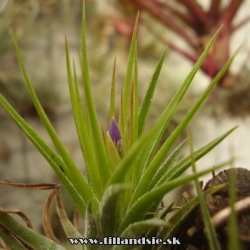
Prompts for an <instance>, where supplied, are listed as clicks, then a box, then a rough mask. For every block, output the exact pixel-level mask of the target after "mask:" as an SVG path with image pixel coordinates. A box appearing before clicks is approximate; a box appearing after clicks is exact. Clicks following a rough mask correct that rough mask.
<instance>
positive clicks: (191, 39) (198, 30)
mask: <svg viewBox="0 0 250 250" xmlns="http://www.w3.org/2000/svg"><path fill="white" fill-rule="evenodd" d="M221 2H222V1H221V0H211V1H210V4H209V7H208V9H207V10H204V9H203V8H202V7H201V6H200V5H199V4H198V2H197V1H196V0H178V1H160V0H150V1H149V0H146V1H145V0H120V1H119V4H120V5H121V6H122V11H124V12H126V19H125V20H124V21H120V20H115V26H116V28H117V29H118V30H119V31H120V32H121V33H122V34H124V35H127V36H128V34H130V33H131V32H128V30H129V27H130V26H131V30H132V25H130V23H131V22H132V23H133V21H134V18H135V16H136V13H137V11H138V10H140V12H147V13H149V14H150V15H151V16H152V17H154V18H155V19H156V20H158V21H159V22H161V23H162V24H164V25H166V26H167V27H168V28H170V29H171V30H172V31H174V32H175V33H177V34H178V35H179V36H181V37H182V38H183V39H184V40H185V41H186V43H187V44H188V45H189V46H190V48H191V49H192V51H187V50H185V49H183V48H181V47H179V46H178V45H176V44H175V43H173V42H171V41H170V40H166V39H165V38H164V37H163V36H162V35H161V34H159V33H158V34H157V33H156V32H155V31H154V27H152V25H151V26H150V23H149V22H146V20H144V21H142V22H143V24H145V25H146V26H147V27H148V28H149V29H150V32H153V33H155V35H156V36H157V38H158V39H159V40H161V41H163V42H164V43H166V44H168V46H169V47H170V48H172V49H173V50H175V51H177V52H179V53H180V54H182V55H183V56H185V57H186V58H188V59H189V60H191V61H192V62H196V61H197V59H198V58H199V56H200V54H201V52H202V51H203V50H204V47H205V46H206V45H207V42H208V41H209V40H210V39H211V37H212V35H213V34H214V32H215V31H216V30H217V29H218V28H219V27H220V26H221V25H223V29H222V31H221V33H220V34H219V36H218V39H217V40H216V42H215V44H214V46H213V49H212V50H211V51H210V53H209V55H208V57H207V58H206V60H205V62H204V64H203V65H202V67H201V69H202V70H203V72H204V73H205V74H207V75H208V76H210V77H211V78H213V77H214V76H215V75H216V74H217V73H218V71H219V69H220V68H221V67H222V65H224V64H225V62H226V61H227V60H228V58H229V56H230V54H229V42H230V38H231V36H232V34H233V33H234V32H235V31H236V30H238V29H239V28H241V27H242V26H244V25H245V24H246V23H247V22H248V21H249V20H250V16H248V17H247V18H245V19H244V20H242V21H240V22H239V23H237V24H233V19H234V17H235V16H236V14H237V11H238V10H239V8H240V6H241V4H242V3H243V2H244V0H231V1H230V2H229V3H228V4H227V6H226V7H222V4H221ZM131 19H132V20H131ZM124 27H126V29H124ZM125 31H126V32H125ZM233 79H234V78H233V77H232V76H231V75H230V73H229V72H227V73H226V74H225V76H224V77H223V79H222V80H221V82H220V84H219V85H220V86H223V87H226V86H230V85H234V84H235V81H234V80H233Z"/></svg>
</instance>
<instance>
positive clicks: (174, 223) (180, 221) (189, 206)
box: [159, 184, 225, 239]
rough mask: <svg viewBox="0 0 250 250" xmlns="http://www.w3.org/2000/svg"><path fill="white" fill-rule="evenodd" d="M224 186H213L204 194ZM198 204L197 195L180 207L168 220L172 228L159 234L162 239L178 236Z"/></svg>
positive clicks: (211, 192)
mask: <svg viewBox="0 0 250 250" xmlns="http://www.w3.org/2000/svg"><path fill="white" fill-rule="evenodd" d="M223 187H225V184H221V185H218V186H215V187H212V188H210V189H208V190H206V191H204V194H205V195H208V194H213V193H215V192H217V191H219V190H220V189H222V188H223ZM198 204H199V198H198V197H195V198H193V199H192V200H191V201H189V202H188V203H186V204H184V205H183V206H182V207H181V208H180V209H178V210H177V211H176V213H175V214H174V215H173V216H172V217H171V218H170V219H169V221H168V222H169V223H170V225H171V227H170V229H168V230H166V229H163V230H162V232H161V233H160V234H159V237H160V238H162V239H167V238H171V237H175V236H177V235H178V234H179V232H180V227H181V226H182V225H184V226H185V224H186V223H187V222H188V220H190V218H189V215H190V214H191V212H192V211H193V210H194V209H195V208H196V207H197V206H198ZM185 233H186V231H185Z"/></svg>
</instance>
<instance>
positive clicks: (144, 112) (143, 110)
mask: <svg viewBox="0 0 250 250" xmlns="http://www.w3.org/2000/svg"><path fill="white" fill-rule="evenodd" d="M166 51H167V48H166V49H164V51H163V53H162V55H161V57H160V60H159V62H158V64H157V66H156V68H155V71H154V74H153V76H152V79H151V81H150V83H149V85H148V89H147V92H146V94H145V96H144V98H143V101H142V104H141V107H140V111H139V117H138V135H139V136H140V135H141V134H142V132H143V131H144V129H145V125H146V121H147V118H148V113H149V109H150V106H151V102H152V98H153V95H154V91H155V87H156V84H157V81H158V78H159V75H160V72H161V68H162V64H163V62H164V58H165V55H166Z"/></svg>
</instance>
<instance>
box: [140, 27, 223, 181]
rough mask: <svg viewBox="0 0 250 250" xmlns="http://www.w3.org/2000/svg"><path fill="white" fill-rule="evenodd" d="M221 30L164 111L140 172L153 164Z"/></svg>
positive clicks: (142, 161) (146, 146) (141, 156)
mask: <svg viewBox="0 0 250 250" xmlns="http://www.w3.org/2000/svg"><path fill="white" fill-rule="evenodd" d="M220 30H221V28H220V29H218V31H217V32H216V33H215V35H214V36H213V38H212V39H211V41H210V42H209V44H208V45H207V47H206V49H205V50H204V52H203V53H202V55H201V56H200V58H199V60H198V61H197V62H196V64H195V65H194V67H193V69H192V70H191V72H190V73H189V75H188V76H187V78H186V79H185V81H184V83H183V84H182V86H181V87H180V89H179V90H178V91H177V93H176V94H175V95H174V97H173V99H172V100H171V102H170V103H169V105H168V106H167V108H166V109H165V110H164V112H163V113H162V115H161V117H160V118H159V119H158V121H157V123H156V125H157V126H158V131H157V133H156V134H155V136H154V137H153V138H152V140H151V141H148V142H147V144H146V145H145V146H144V148H143V151H142V153H141V155H140V157H139V158H138V165H139V166H141V168H143V169H141V170H140V172H141V173H142V172H144V171H145V169H146V168H147V167H148V165H149V164H150V163H151V161H152V158H153V156H154V154H155V151H156V149H157V147H158V144H159V142H160V139H161V137H162V135H163V133H164V131H165V129H166V127H167V125H168V123H169V121H170V120H171V118H172V116H173V115H174V112H175V110H176V108H177V107H178V104H179V103H180V101H181V100H182V98H183V96H184V95H185V93H186V91H187V89H188V88H189V86H190V84H191V82H192V80H193V78H194V77H195V75H196V73H197V71H198V70H199V68H200V66H201V64H202V63H203V61H204V60H205V58H206V56H207V54H208V52H209V50H210V48H211V46H212V45H213V43H214V41H215V39H216V37H217V36H218V34H219V32H220ZM165 155H166V153H165ZM165 155H164V156H165ZM158 166H159V164H158ZM153 172H155V169H154V170H153ZM140 176H141V177H142V175H140ZM151 176H152V175H151Z"/></svg>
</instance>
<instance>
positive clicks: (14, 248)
mask: <svg viewBox="0 0 250 250" xmlns="http://www.w3.org/2000/svg"><path fill="white" fill-rule="evenodd" d="M0 237H1V239H3V241H4V243H5V245H6V246H8V247H9V249H11V250H27V248H26V247H25V246H24V245H23V244H22V243H21V242H20V241H19V240H17V239H16V238H15V237H14V236H13V235H12V234H11V233H10V232H8V230H4V229H2V228H0ZM0 249H6V248H1V244H0Z"/></svg>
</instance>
